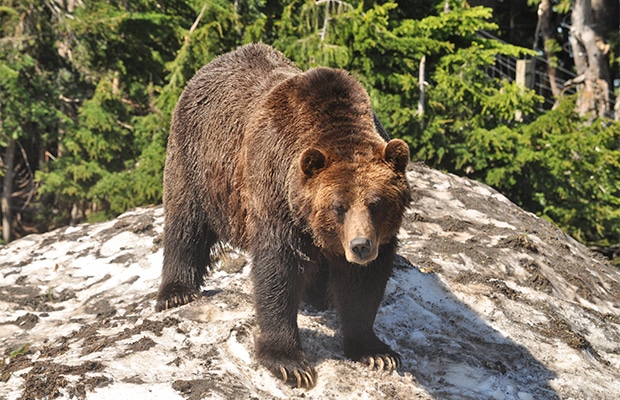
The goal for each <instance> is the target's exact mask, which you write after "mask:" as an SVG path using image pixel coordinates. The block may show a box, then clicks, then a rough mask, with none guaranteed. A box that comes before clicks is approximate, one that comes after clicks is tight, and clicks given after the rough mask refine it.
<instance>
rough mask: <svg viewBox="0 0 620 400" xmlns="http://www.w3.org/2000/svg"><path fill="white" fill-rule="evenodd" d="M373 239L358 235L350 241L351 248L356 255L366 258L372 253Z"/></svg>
mask: <svg viewBox="0 0 620 400" xmlns="http://www.w3.org/2000/svg"><path fill="white" fill-rule="evenodd" d="M371 246H372V243H371V241H370V240H369V239H368V238H365V237H357V238H355V239H353V240H351V241H350V242H349V248H350V249H351V251H352V252H353V253H355V255H356V256H358V257H359V258H360V259H362V260H364V259H366V258H367V257H368V255H369V254H370V248H371Z"/></svg>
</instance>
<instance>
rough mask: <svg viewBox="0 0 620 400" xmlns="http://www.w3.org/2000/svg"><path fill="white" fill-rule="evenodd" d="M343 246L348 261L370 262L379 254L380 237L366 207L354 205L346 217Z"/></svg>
mask: <svg viewBox="0 0 620 400" xmlns="http://www.w3.org/2000/svg"><path fill="white" fill-rule="evenodd" d="M343 228H344V236H343V238H342V239H343V241H342V247H343V248H344V255H345V258H346V259H347V261H348V262H350V263H354V264H360V265H364V264H368V263H369V262H371V261H373V260H374V259H375V258H377V255H378V254H379V246H378V237H377V233H376V232H375V229H374V226H373V224H372V219H371V217H370V212H369V211H368V209H367V208H365V207H352V208H351V209H350V210H349V211H348V212H347V213H346V215H345V218H344V227H343Z"/></svg>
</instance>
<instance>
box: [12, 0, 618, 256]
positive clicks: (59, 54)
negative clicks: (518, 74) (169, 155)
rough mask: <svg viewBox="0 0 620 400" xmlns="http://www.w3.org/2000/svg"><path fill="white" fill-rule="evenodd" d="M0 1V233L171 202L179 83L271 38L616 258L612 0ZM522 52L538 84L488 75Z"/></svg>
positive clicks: (433, 159)
mask: <svg viewBox="0 0 620 400" xmlns="http://www.w3.org/2000/svg"><path fill="white" fill-rule="evenodd" d="M0 4H1V5H0V179H2V189H3V190H2V196H1V198H2V220H3V226H2V231H3V241H4V242H7V241H10V240H12V239H14V238H17V237H20V236H23V235H26V234H28V233H31V232H42V231H47V230H50V229H53V228H55V227H58V226H62V225H67V224H72V223H78V222H81V221H85V220H88V221H97V220H102V219H108V218H111V217H114V216H115V215H118V214H119V213H122V212H123V211H125V210H127V209H129V208H132V207H136V206H142V205H147V204H157V203H161V200H162V173H163V166H164V160H165V148H166V140H167V135H168V127H169V123H170V118H171V114H172V111H173V109H174V106H175V104H176V101H177V98H178V97H179V95H180V93H181V91H182V90H183V87H184V85H185V83H186V82H187V81H188V80H189V79H190V78H191V77H192V75H193V74H194V73H195V72H196V71H197V70H198V69H199V68H200V67H201V66H202V65H204V64H205V63H207V62H209V61H211V60H212V59H213V58H215V57H216V56H218V55H220V54H222V53H225V52H227V51H230V50H233V49H234V48H236V47H237V46H239V45H242V44H245V43H249V42H257V41H262V42H264V43H268V44H271V45H273V46H274V47H275V48H277V49H279V50H281V51H282V52H284V53H285V54H286V55H287V56H288V57H290V58H292V59H293V60H294V61H295V62H296V63H297V65H299V66H300V67H301V68H303V69H307V68H310V67H314V66H330V67H337V68H343V69H346V70H348V71H350V72H351V73H352V74H353V75H354V76H356V77H357V78H358V79H359V80H360V81H361V82H362V83H363V84H364V86H365V87H366V89H367V90H368V92H369V94H370V96H371V98H372V102H373V106H374V108H375V110H376V112H377V114H378V115H379V118H380V119H381V121H382V122H383V124H384V125H385V127H386V129H387V130H388V132H389V133H390V135H391V136H393V137H399V138H402V139H404V140H406V141H407V142H408V143H409V145H410V146H411V150H412V158H413V160H414V161H424V162H425V163H427V164H428V165H431V166H433V167H436V168H439V169H442V170H445V171H449V172H452V173H456V174H458V175H462V176H468V177H470V178H472V179H477V180H480V181H482V182H485V183H487V184H489V185H491V186H493V187H495V188H496V189H498V190H499V191H501V192H502V193H503V194H505V195H506V196H507V197H508V198H510V199H511V200H512V201H514V202H515V203H517V204H519V205H520V206H522V207H523V208H525V209H526V210H529V211H532V212H534V213H536V214H538V215H540V216H542V217H543V218H546V219H548V220H550V221H552V222H553V223H555V224H557V225H558V226H560V227H561V228H562V229H563V230H564V231H565V232H567V233H568V234H570V235H572V236H573V237H575V238H576V239H577V240H579V241H581V242H583V243H586V244H588V245H590V246H592V247H594V248H596V249H599V250H601V251H603V252H605V253H606V254H607V255H609V256H613V255H615V256H618V253H619V248H620V246H618V245H619V244H620V123H619V122H618V121H617V119H620V118H616V117H618V116H620V109H617V110H614V99H615V98H616V92H617V90H618V85H619V83H618V82H619V81H620V80H619V78H620V76H619V73H618V65H619V59H618V49H619V32H618V27H619V22H618V13H619V11H620V10H619V4H618V3H616V2H612V1H604V0H591V1H590V0H554V1H552V0H515V1H499V0H497V1H493V0H488V1H469V2H467V1H462V0H450V1H447V0H442V1H438V0H417V1H412V0H401V1H398V0H394V1H368V0H365V1H361V0H349V1H342V0H291V1H281V0H234V1H232V0H131V1H129V0H105V1H104V0H0ZM500 39H501V40H500ZM508 43H510V44H508ZM517 59H520V60H525V61H529V64H527V65H529V68H532V69H531V70H529V71H530V74H529V75H527V76H530V77H531V76H535V75H536V76H542V77H543V78H542V81H543V82H542V83H540V82H539V83H538V84H536V83H534V84H532V83H530V84H523V82H519V81H518V80H515V79H514V78H515V77H514V75H512V76H511V75H510V74H501V73H500V74H499V75H498V74H497V73H493V72H494V71H495V72H497V71H498V67H497V65H498V62H500V61H501V60H504V61H506V60H509V61H510V60H517ZM522 65H523V64H522ZM500 72H501V71H500ZM545 79H546V80H545ZM545 82H546V83H545ZM536 85H538V86H536ZM537 87H538V89H537ZM542 87H544V88H548V90H547V92H544V91H542V90H541V89H540V88H542ZM618 103H619V104H620V102H618ZM619 107H620V106H619ZM616 111H617V112H616ZM214 145H217V144H214ZM526 233H527V232H524V234H526ZM616 260H617V259H616Z"/></svg>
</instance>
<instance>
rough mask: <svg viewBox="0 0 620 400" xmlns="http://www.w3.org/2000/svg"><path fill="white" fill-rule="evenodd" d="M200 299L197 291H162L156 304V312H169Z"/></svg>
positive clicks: (174, 289) (176, 288)
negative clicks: (171, 309)
mask: <svg viewBox="0 0 620 400" xmlns="http://www.w3.org/2000/svg"><path fill="white" fill-rule="evenodd" d="M198 297H199V292H198V291H196V290H181V289H179V288H178V287H175V288H167V290H160V291H159V295H158V296H157V303H156V304H155V310H156V311H163V310H168V309H170V308H175V307H179V306H182V305H185V304H187V303H191V302H192V301H194V300H196V299H197V298H198Z"/></svg>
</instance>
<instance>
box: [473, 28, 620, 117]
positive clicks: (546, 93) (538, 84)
mask: <svg viewBox="0 0 620 400" xmlns="http://www.w3.org/2000/svg"><path fill="white" fill-rule="evenodd" d="M479 34H480V35H481V36H483V37H485V38H489V39H494V40H499V41H502V40H501V39H499V38H497V37H495V36H493V35H491V34H490V33H488V32H484V31H481V32H479ZM502 42H503V41H502ZM504 43H505V42H504ZM524 59H526V60H529V61H530V62H531V65H530V67H529V73H530V74H531V76H530V77H529V80H528V82H529V83H528V85H527V86H528V87H529V88H530V89H533V90H534V91H535V92H536V93H537V94H538V95H540V96H542V97H543V98H544V99H545V101H544V102H543V103H542V104H541V106H540V108H541V110H549V109H551V108H552V107H553V106H554V104H555V102H556V98H555V97H554V96H553V92H552V91H551V83H550V81H549V73H548V68H549V66H548V62H547V59H546V58H544V57H532V56H529V57H525V58H524ZM517 60H518V59H517V58H515V57H511V56H506V55H501V54H500V55H497V56H496V58H495V65H490V66H488V67H487V70H486V72H487V74H488V75H489V76H490V77H492V78H497V79H508V80H509V81H510V82H512V81H514V80H516V79H517ZM575 77H576V75H575V73H573V72H572V71H569V70H567V69H566V68H562V67H560V66H556V67H555V84H556V85H557V87H559V88H560V89H561V90H562V93H563V94H564V95H567V94H573V93H575V92H576V88H575V86H568V87H565V84H566V82H568V81H569V80H572V79H574V78H575ZM609 99H610V103H611V104H610V105H611V107H610V108H611V109H613V105H614V100H615V96H614V93H613V91H612V90H610V91H609Z"/></svg>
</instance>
